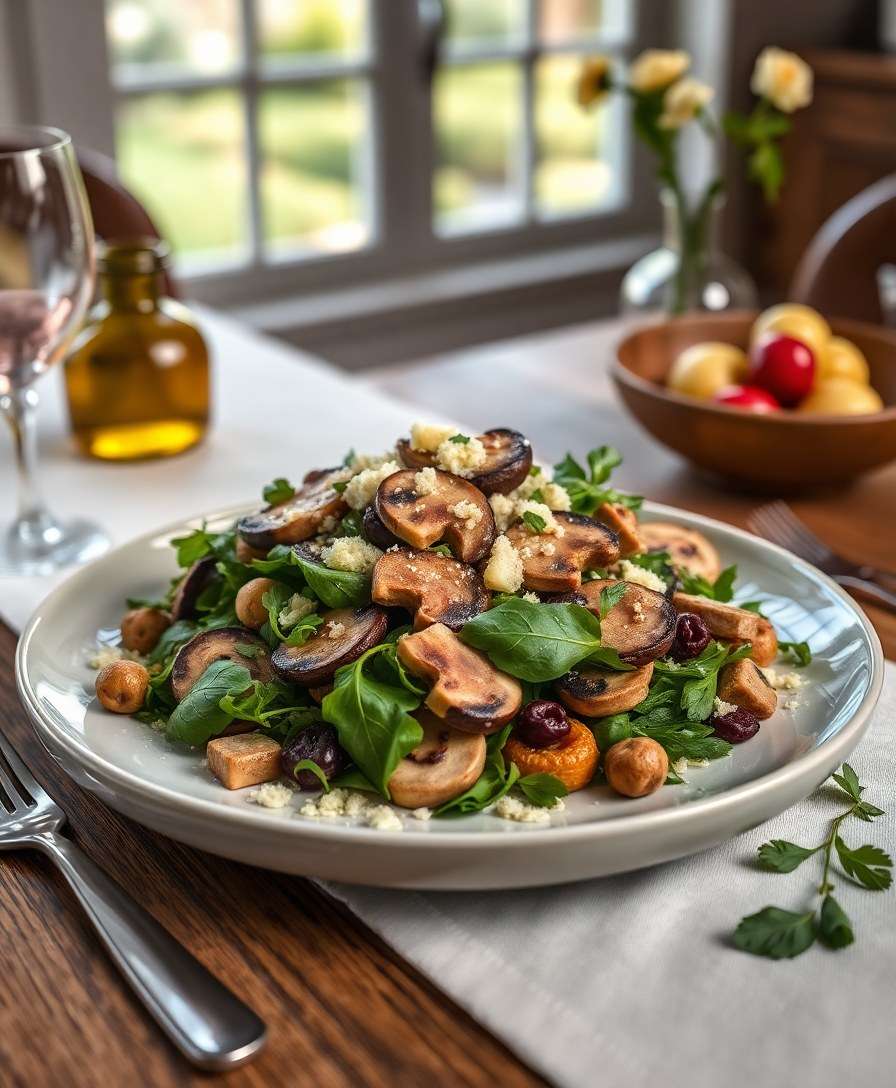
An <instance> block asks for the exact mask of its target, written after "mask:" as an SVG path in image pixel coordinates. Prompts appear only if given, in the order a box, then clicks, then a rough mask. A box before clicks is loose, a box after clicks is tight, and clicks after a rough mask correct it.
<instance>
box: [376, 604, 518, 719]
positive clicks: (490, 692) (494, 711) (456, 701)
mask: <svg viewBox="0 0 896 1088" xmlns="http://www.w3.org/2000/svg"><path fill="white" fill-rule="evenodd" d="M397 650H398V657H399V659H400V660H401V662H402V664H403V665H404V666H405V668H406V669H407V670H408V671H409V672H412V673H413V674H414V676H419V677H422V678H423V679H424V680H430V681H433V686H432V688H431V690H430V692H429V695H427V697H426V699H425V703H426V706H427V707H428V708H429V709H430V710H431V711H432V712H433V714H435V715H436V717H438V718H441V719H442V720H443V721H445V722H447V723H448V724H449V725H453V726H454V727H455V728H457V729H461V730H463V731H464V732H465V733H495V732H497V730H499V729H500V728H501V726H502V725H505V724H506V723H507V722H509V721H510V719H511V718H513V717H515V716H516V714H517V712H518V711H519V709H520V706H521V705H522V701H523V692H522V688H521V687H520V685H519V682H518V681H517V680H514V679H513V677H512V676H508V675H507V674H506V673H503V672H500V671H499V670H498V669H496V668H495V667H494V665H492V663H491V662H490V661H489V660H488V658H487V657H486V656H485V654H481V653H480V652H479V651H478V650H474V649H472V647H470V646H466V645H465V644H464V643H463V642H461V640H460V639H459V638H458V637H457V635H456V634H455V633H454V632H453V631H451V630H450V629H449V628H447V627H446V626H445V625H444V624H443V623H434V624H433V625H432V626H431V627H427V628H425V630H423V631H417V632H415V633H414V634H412V635H403V636H402V637H401V638H400V639H399V640H398V646H397Z"/></svg>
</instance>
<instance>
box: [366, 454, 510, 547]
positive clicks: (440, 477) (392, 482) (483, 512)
mask: <svg viewBox="0 0 896 1088" xmlns="http://www.w3.org/2000/svg"><path fill="white" fill-rule="evenodd" d="M415 475H416V473H415V472H414V471H413V470H412V469H405V470H404V471H402V472H395V473H393V474H392V475H391V476H389V477H388V478H387V479H385V480H383V482H382V483H381V484H380V486H379V488H378V489H377V493H376V499H375V505H376V512H377V515H378V517H379V519H380V521H382V523H383V525H385V526H386V528H387V529H388V530H389V532H391V533H394V534H395V536H397V537H400V538H401V540H403V541H404V542H405V543H406V544H410V545H411V547H412V548H421V549H422V548H428V547H429V546H430V544H437V543H438V542H439V541H441V540H444V542H445V543H446V544H447V545H448V547H449V548H451V550H452V552H453V553H454V554H455V556H456V557H457V558H458V559H460V560H461V561H462V562H464V563H476V562H478V561H479V560H480V559H482V558H484V557H485V556H486V555H488V553H489V551H490V549H491V546H492V543H493V542H494V539H495V516H494V514H493V513H492V508H491V507H490V506H489V504H488V499H487V498H486V497H485V495H483V494H482V492H481V491H480V490H479V488H478V487H474V486H473V485H472V484H471V483H470V482H469V481H468V480H462V479H461V478H460V476H454V475H452V474H451V473H450V472H436V479H437V487H436V490H435V491H433V492H432V493H431V494H429V495H418V494H417V492H416V490H415V489H414V476H415ZM459 507H460V508H461V509H462V510H464V512H472V511H475V513H473V516H471V517H463V516H461V515H460V514H458V513H457V509H458V508H459Z"/></svg>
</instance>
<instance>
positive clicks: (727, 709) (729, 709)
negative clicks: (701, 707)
mask: <svg viewBox="0 0 896 1088" xmlns="http://www.w3.org/2000/svg"><path fill="white" fill-rule="evenodd" d="M712 706H713V713H715V714H718V715H719V717H720V718H724V716H725V715H726V714H733V713H734V712H735V710H737V707H736V706H735V705H734V703H726V702H725V700H724V699H720V698H719V697H718V695H717V696H716V697H715V701H714V702H713V704H712Z"/></svg>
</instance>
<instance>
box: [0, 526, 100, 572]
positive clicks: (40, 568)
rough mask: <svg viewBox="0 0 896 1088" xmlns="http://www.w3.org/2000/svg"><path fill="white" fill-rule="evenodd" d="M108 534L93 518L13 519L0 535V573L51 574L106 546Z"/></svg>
mask: <svg viewBox="0 0 896 1088" xmlns="http://www.w3.org/2000/svg"><path fill="white" fill-rule="evenodd" d="M109 543H110V542H109V538H108V536H106V534H105V533H104V532H103V530H102V529H101V528H100V527H99V526H98V525H94V524H93V522H90V521H83V520H81V519H80V518H78V519H74V520H72V521H61V522H60V521H56V520H55V519H52V520H49V519H47V520H44V519H41V521H40V522H39V523H38V524H34V523H30V524H29V523H27V522H26V523H23V522H16V523H15V524H13V525H11V526H10V527H9V529H7V531H6V532H5V533H4V534H3V536H2V538H0V576H2V575H6V576H9V575H17V574H18V575H33V574H52V573H53V572H54V571H57V570H62V569H63V568H65V567H73V566H76V565H77V564H79V563H87V562H89V561H90V560H91V559H97V558H98V557H99V556H101V555H103V554H104V553H105V552H107V551H108V550H109Z"/></svg>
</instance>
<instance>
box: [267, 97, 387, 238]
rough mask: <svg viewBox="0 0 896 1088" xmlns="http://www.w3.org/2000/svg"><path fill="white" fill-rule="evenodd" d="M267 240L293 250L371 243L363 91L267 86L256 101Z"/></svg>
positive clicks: (365, 104)
mask: <svg viewBox="0 0 896 1088" xmlns="http://www.w3.org/2000/svg"><path fill="white" fill-rule="evenodd" d="M259 130H260V142H261V156H262V166H261V198H262V209H263V216H264V235H265V239H266V240H267V241H268V242H269V243H272V245H273V248H274V249H275V250H286V251H288V252H290V253H293V254H294V253H295V252H296V251H302V250H308V251H310V252H312V253H320V252H342V251H345V250H349V249H357V248H359V247H360V246H363V245H365V244H366V243H367V242H368V240H369V238H370V233H371V230H370V214H369V207H370V205H371V203H372V201H371V200H370V192H369V189H370V182H369V178H370V171H369V169H368V158H369V148H368V133H369V132H370V125H369V124H368V123H367V86H366V83H365V82H363V81H362V80H356V79H348V80H346V79H343V80H326V81H320V82H314V83H306V84H302V85H300V86H297V87H282V88H280V87H278V88H270V89H269V90H266V91H264V92H263V93H262V95H261V97H260V101H259Z"/></svg>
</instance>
